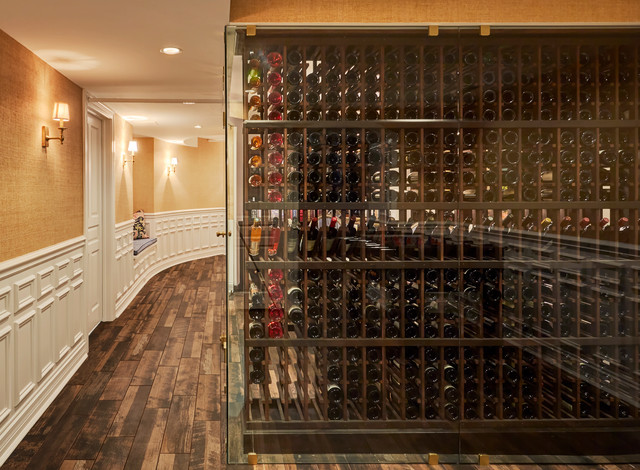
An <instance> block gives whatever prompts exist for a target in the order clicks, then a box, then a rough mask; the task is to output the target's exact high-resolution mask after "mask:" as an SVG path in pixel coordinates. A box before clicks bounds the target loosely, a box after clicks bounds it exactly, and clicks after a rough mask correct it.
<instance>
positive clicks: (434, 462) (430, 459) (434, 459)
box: [427, 454, 438, 465]
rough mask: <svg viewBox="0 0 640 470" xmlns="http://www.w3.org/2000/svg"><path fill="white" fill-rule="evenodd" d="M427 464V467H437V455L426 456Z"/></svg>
mask: <svg viewBox="0 0 640 470" xmlns="http://www.w3.org/2000/svg"><path fill="white" fill-rule="evenodd" d="M427 463H428V464H429V465H438V454H427Z"/></svg>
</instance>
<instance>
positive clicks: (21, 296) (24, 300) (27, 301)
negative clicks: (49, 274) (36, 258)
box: [13, 274, 36, 312]
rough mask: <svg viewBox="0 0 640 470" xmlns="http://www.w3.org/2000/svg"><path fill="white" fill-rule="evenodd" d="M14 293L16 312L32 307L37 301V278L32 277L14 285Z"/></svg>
mask: <svg viewBox="0 0 640 470" xmlns="http://www.w3.org/2000/svg"><path fill="white" fill-rule="evenodd" d="M13 292H14V299H15V300H14V302H15V306H14V307H13V308H14V311H15V312H19V311H20V310H22V309H25V308H27V307H30V306H31V305H33V304H34V302H35V301H36V276H35V275H33V274H32V275H31V276H28V277H26V278H24V279H21V280H19V281H17V282H15V283H14V284H13Z"/></svg>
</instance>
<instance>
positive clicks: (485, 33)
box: [480, 24, 491, 36]
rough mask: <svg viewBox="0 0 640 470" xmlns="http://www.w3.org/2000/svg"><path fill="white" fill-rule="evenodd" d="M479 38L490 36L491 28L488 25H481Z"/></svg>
mask: <svg viewBox="0 0 640 470" xmlns="http://www.w3.org/2000/svg"><path fill="white" fill-rule="evenodd" d="M480 36H491V26H489V25H488V24H481V25H480Z"/></svg>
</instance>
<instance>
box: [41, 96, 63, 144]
mask: <svg viewBox="0 0 640 470" xmlns="http://www.w3.org/2000/svg"><path fill="white" fill-rule="evenodd" d="M53 120H54V121H58V122H59V123H60V127H59V128H58V129H60V137H49V128H48V127H47V126H42V147H43V148H46V147H48V146H49V141H50V140H59V141H60V145H62V143H63V142H64V130H65V129H66V127H64V123H65V122H66V121H68V120H69V105H68V104H67V103H56V104H55V105H54V106H53Z"/></svg>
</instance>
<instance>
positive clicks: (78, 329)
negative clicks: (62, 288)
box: [69, 279, 87, 344]
mask: <svg viewBox="0 0 640 470" xmlns="http://www.w3.org/2000/svg"><path fill="white" fill-rule="evenodd" d="M83 284H84V279H78V280H77V281H76V282H74V283H73V284H71V302H70V303H71V308H70V320H71V321H70V322H69V326H70V331H69V334H70V338H71V341H72V343H73V344H77V343H78V341H80V340H81V339H82V338H83V336H84V332H85V331H86V326H85V324H86V318H87V316H86V315H85V314H84V313H83V312H84V310H83V308H82V306H83V305H84V295H83V294H84V289H83Z"/></svg>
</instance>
